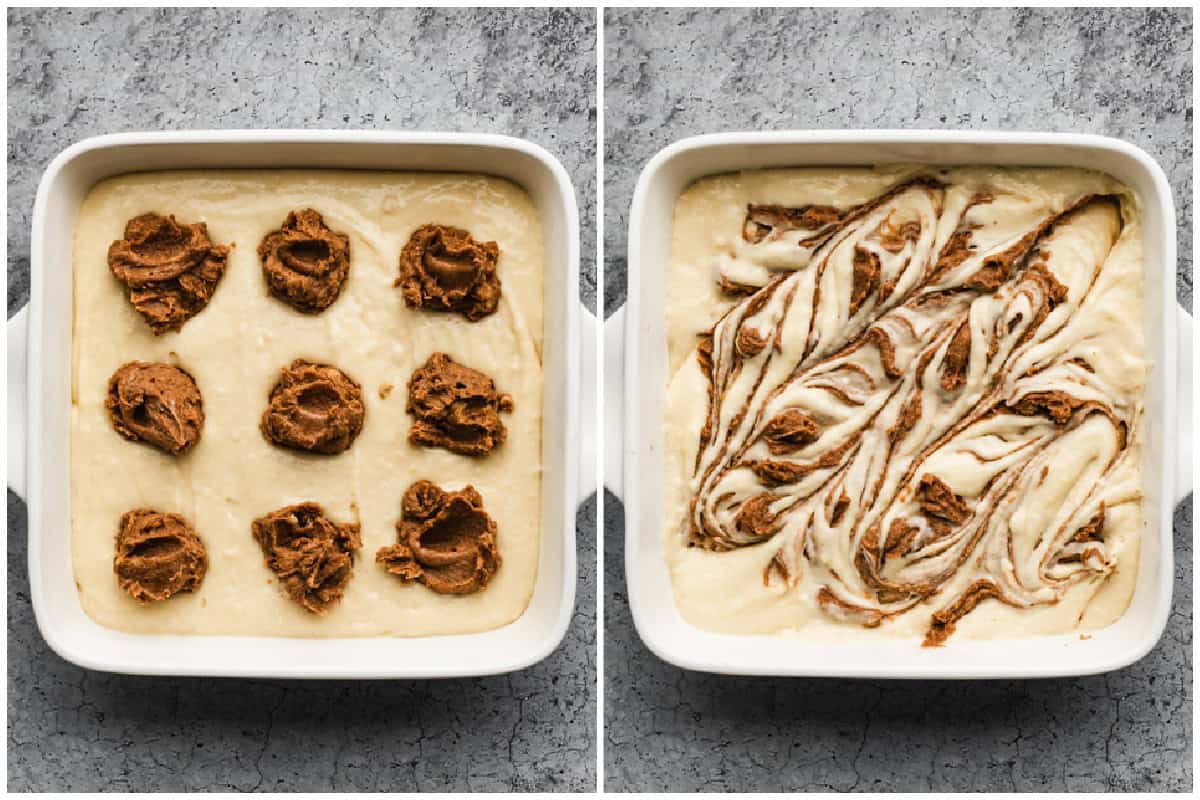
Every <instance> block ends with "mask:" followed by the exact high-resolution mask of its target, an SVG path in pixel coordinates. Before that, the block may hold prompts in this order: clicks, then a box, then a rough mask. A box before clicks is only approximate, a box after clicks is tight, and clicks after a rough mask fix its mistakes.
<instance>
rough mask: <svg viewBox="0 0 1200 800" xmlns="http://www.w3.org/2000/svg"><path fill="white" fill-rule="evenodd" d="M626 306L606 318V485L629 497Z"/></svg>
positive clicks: (615, 493) (620, 496)
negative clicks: (625, 481) (626, 423)
mask: <svg viewBox="0 0 1200 800" xmlns="http://www.w3.org/2000/svg"><path fill="white" fill-rule="evenodd" d="M624 422H625V306H621V307H620V308H618V309H617V310H616V311H614V312H613V313H612V316H611V317H609V318H608V319H606V320H604V432H603V433H604V486H605V487H606V488H607V489H608V490H609V491H610V492H612V493H613V494H614V495H616V496H617V499H619V500H624V499H625V484H624V483H623V482H622V481H623V478H624V466H625V461H624V459H625V425H624Z"/></svg>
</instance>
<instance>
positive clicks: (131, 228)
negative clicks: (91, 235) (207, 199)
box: [108, 214, 229, 335]
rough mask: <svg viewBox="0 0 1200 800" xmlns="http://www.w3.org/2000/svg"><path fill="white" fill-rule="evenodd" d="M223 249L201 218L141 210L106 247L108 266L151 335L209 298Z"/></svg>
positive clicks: (173, 327) (175, 326)
mask: <svg viewBox="0 0 1200 800" xmlns="http://www.w3.org/2000/svg"><path fill="white" fill-rule="evenodd" d="M228 257H229V248H228V247H226V246H225V245H215V244H213V242H212V239H210V238H209V236H208V226H207V225H206V224H205V223H203V222H194V223H192V224H190V225H188V224H182V223H179V222H176V221H175V217H174V216H173V215H172V216H169V217H164V216H162V215H161V214H141V215H140V216H136V217H134V218H133V219H131V220H129V222H128V223H127V224H126V225H125V238H123V239H118V240H116V241H114V242H113V243H112V245H110V246H109V248H108V268H109V269H110V270H111V271H112V274H113V275H114V276H115V277H116V279H117V280H119V281H120V282H121V283H123V284H125V288H126V291H127V293H128V296H129V302H130V303H132V304H133V307H134V308H135V309H136V310H137V312H138V313H139V314H141V315H142V318H143V319H144V320H146V324H147V325H149V326H150V329H151V330H152V331H154V334H155V335H159V334H163V333H166V332H167V331H178V330H180V329H181V328H183V324H184V323H185V322H187V321H188V320H189V319H191V318H192V317H194V316H195V315H196V314H198V313H200V311H201V310H203V308H204V307H205V306H206V305H208V301H209V300H211V299H212V296H213V292H214V291H215V290H216V288H217V283H218V282H219V281H220V280H221V276H222V275H224V274H225V262H226V260H227V259H228Z"/></svg>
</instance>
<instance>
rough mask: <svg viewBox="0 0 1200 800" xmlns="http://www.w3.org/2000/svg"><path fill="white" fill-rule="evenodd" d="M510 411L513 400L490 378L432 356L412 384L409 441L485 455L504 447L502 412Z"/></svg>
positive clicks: (409, 399) (454, 362) (410, 384)
mask: <svg viewBox="0 0 1200 800" xmlns="http://www.w3.org/2000/svg"><path fill="white" fill-rule="evenodd" d="M512 407H513V401H512V397H510V396H509V395H507V394H501V393H499V392H498V391H496V384H495V383H494V382H493V381H492V379H491V378H489V377H488V376H487V375H484V374H483V373H482V372H480V371H479V370H475V369H471V368H470V367H464V366H463V365H462V364H459V363H457V362H456V361H454V359H452V358H450V356H448V355H446V354H445V353H434V354H433V355H431V356H430V357H429V360H428V361H426V362H425V364H424V366H422V367H421V368H420V369H418V370H417V371H416V372H414V373H413V374H412V377H411V378H409V380H408V406H407V411H408V413H409V414H411V415H412V416H413V424H412V427H411V428H409V429H408V440H409V441H410V442H412V443H413V444H415V445H421V446H423V447H444V448H446V449H447V450H449V451H451V452H454V453H461V454H462V455H468V456H483V455H487V454H488V453H490V452H491V451H492V449H493V448H496V447H499V446H500V445H501V444H503V443H504V439H505V436H506V435H507V431H506V430H505V428H504V423H503V422H501V421H500V412H501V411H512Z"/></svg>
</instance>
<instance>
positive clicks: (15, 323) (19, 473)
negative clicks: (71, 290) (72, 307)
mask: <svg viewBox="0 0 1200 800" xmlns="http://www.w3.org/2000/svg"><path fill="white" fill-rule="evenodd" d="M28 327H29V306H28V305H25V306H22V307H21V310H20V311H18V312H17V313H16V314H13V316H12V319H10V320H9V321H8V329H7V331H6V334H5V335H6V336H7V337H8V488H9V489H12V490H13V492H14V493H16V495H17V496H18V497H20V498H21V499H22V500H24V499H25V439H26V436H27V425H26V416H25V410H26V409H25V403H26V396H25V382H26V372H25V369H26V367H25V364H26V358H25V342H26V339H27V333H26V332H27V330H28Z"/></svg>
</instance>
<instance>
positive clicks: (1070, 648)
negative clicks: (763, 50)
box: [605, 131, 1192, 678]
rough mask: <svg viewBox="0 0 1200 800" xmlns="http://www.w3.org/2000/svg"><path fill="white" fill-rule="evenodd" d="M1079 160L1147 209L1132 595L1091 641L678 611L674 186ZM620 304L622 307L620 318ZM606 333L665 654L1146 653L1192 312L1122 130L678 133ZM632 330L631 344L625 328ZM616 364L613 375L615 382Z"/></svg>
mask: <svg viewBox="0 0 1200 800" xmlns="http://www.w3.org/2000/svg"><path fill="white" fill-rule="evenodd" d="M897 162H900V163H928V164H934V165H942V164H946V165H949V164H985V165H992V164H995V165H1024V166H1058V167H1067V166H1070V167H1086V168H1090V169H1096V170H1101V171H1103V172H1107V173H1109V174H1110V175H1112V176H1113V177H1115V178H1117V179H1118V180H1120V181H1122V182H1124V183H1125V184H1126V185H1127V186H1129V187H1130V188H1132V189H1133V190H1134V191H1135V192H1136V193H1137V195H1138V196H1139V197H1140V199H1141V202H1142V207H1143V221H1144V227H1145V231H1144V238H1145V277H1146V281H1145V303H1146V309H1145V314H1144V317H1145V324H1146V345H1147V349H1148V356H1149V357H1150V359H1151V360H1152V361H1153V368H1152V370H1151V372H1150V377H1149V383H1148V386H1147V389H1146V415H1145V424H1146V428H1145V431H1144V437H1145V447H1144V448H1143V458H1144V464H1143V476H1144V483H1145V504H1144V517H1145V529H1144V532H1143V537H1142V545H1141V547H1142V550H1141V559H1140V566H1139V571H1138V578H1137V585H1136V589H1135V592H1134V596H1133V600H1132V603H1131V604H1130V606H1129V609H1128V611H1126V613H1125V615H1124V616H1123V617H1122V618H1121V619H1120V620H1119V621H1118V622H1116V623H1115V624H1113V625H1111V626H1109V627H1107V628H1105V629H1103V630H1100V631H1097V632H1096V633H1095V634H1094V635H1093V636H1092V637H1091V638H1090V639H1087V640H1081V639H1080V637H1079V635H1078V634H1065V635H1060V636H1043V637H1037V638H1030V639H1023V640H1015V641H967V640H961V641H953V640H952V641H951V643H950V644H949V645H948V646H946V647H943V648H936V649H929V648H921V647H919V646H918V645H917V643H916V642H913V641H908V640H901V639H899V638H887V637H882V636H881V637H874V638H872V639H871V640H870V641H869V642H868V641H864V640H862V639H856V640H854V641H851V642H847V643H839V644H830V643H821V644H814V643H809V642H806V641H805V640H804V639H803V637H802V636H798V637H790V638H784V637H769V636H730V635H720V634H715V633H709V632H707V631H703V630H700V629H699V628H696V627H694V626H692V625H689V624H688V623H686V622H684V620H683V618H682V617H681V616H680V614H679V611H678V610H677V609H676V606H675V602H674V597H673V593H672V588H671V576H670V573H669V571H668V567H667V561H666V557H665V553H664V546H663V525H664V519H663V507H662V486H663V453H662V430H663V401H664V397H665V394H666V387H667V383H668V379H669V376H668V374H667V363H668V362H667V347H666V325H665V314H664V309H665V308H666V305H667V297H666V288H665V287H666V280H665V278H666V266H667V263H668V255H669V245H670V235H671V224H672V213H673V210H674V207H675V201H676V198H678V196H679V194H680V192H681V191H682V190H683V189H684V188H685V187H686V186H688V185H689V184H690V183H692V182H693V181H695V180H696V179H697V178H700V177H703V176H705V175H712V174H717V173H722V172H732V171H737V170H743V169H758V168H765V167H801V166H824V167H828V166H841V165H845V166H852V165H853V166H870V165H875V164H882V163H897ZM622 316H623V319H622V318H621V317H622ZM607 324H608V326H609V328H608V329H607V330H606V334H605V335H606V340H607V343H608V344H607V346H608V347H609V348H614V349H617V350H618V351H619V350H621V349H623V352H624V369H623V373H622V372H621V371H619V370H618V372H617V373H616V376H617V378H618V379H620V378H621V377H622V376H623V380H624V392H623V394H624V402H623V412H624V413H623V416H624V436H623V442H621V443H615V444H612V445H610V449H612V450H619V451H620V455H621V457H622V460H623V475H614V474H613V473H614V472H616V470H610V476H609V482H610V485H612V486H613V487H614V488H616V487H622V486H623V494H624V500H625V519H626V530H625V570H626V578H627V580H628V585H629V602H630V605H631V606H632V610H633V618H634V622H635V624H636V625H637V630H638V633H639V634H640V635H641V637H642V639H643V640H644V641H645V642H646V645H647V646H648V647H649V648H650V649H651V650H653V651H654V652H655V653H656V654H658V656H659V657H661V658H663V659H664V660H666V661H669V662H671V663H673V664H676V665H679V666H682V667H686V668H689V669H695V670H703V671H708V672H720V673H730V674H743V675H796V676H843V677H874V678H1033V677H1049V676H1056V675H1086V674H1091V673H1099V672H1106V671H1108V670H1114V669H1118V668H1120V667H1123V666H1125V665H1127V664H1130V663H1132V662H1134V661H1136V660H1137V659H1139V658H1141V657H1142V656H1144V655H1145V654H1146V653H1147V652H1148V651H1149V650H1150V649H1151V648H1152V647H1153V646H1154V644H1155V642H1157V641H1158V639H1159V637H1160V636H1161V635H1162V632H1163V629H1164V627H1165V625H1166V621H1167V616H1168V613H1169V611H1170V606H1171V582H1172V577H1173V570H1172V541H1171V534H1172V527H1171V512H1172V509H1173V507H1174V505H1175V504H1176V503H1177V502H1178V501H1179V500H1180V499H1182V498H1183V497H1184V496H1185V495H1186V494H1187V493H1188V492H1190V491H1191V484H1192V481H1191V430H1190V429H1191V422H1190V420H1191V416H1190V415H1191V407H1192V404H1191V399H1190V398H1191V363H1192V361H1191V341H1192V340H1191V317H1190V316H1189V315H1188V314H1187V312H1185V311H1184V310H1183V309H1182V308H1180V307H1179V306H1178V305H1177V303H1176V299H1175V209H1174V204H1173V203H1172V200H1171V190H1170V187H1169V186H1168V184H1167V180H1166V177H1165V176H1164V175H1163V172H1162V169H1161V168H1159V166H1158V165H1157V164H1156V163H1155V162H1154V161H1153V160H1152V159H1151V158H1150V157H1149V156H1147V155H1146V154H1145V153H1144V152H1143V151H1141V150H1139V149H1138V148H1136V147H1134V146H1132V145H1130V144H1128V143H1126V142H1122V141H1118V140H1116V139H1108V138H1103V137H1098V136H1083V135H1074V134H1045V133H996V132H950V131H790V132H776V133H730V134H717V135H711V136H698V137H695V138H691V139H685V140H683V141H680V142H676V143H675V144H673V145H671V146H669V147H667V148H665V149H664V150H662V151H661V152H659V153H658V154H657V155H656V156H655V157H654V158H653V159H651V160H650V162H649V163H648V164H647V165H646V167H645V169H644V170H643V171H642V174H641V177H640V179H639V180H638V183H637V187H636V189H635V192H634V197H633V208H632V211H631V214H630V226H629V301H628V303H627V305H626V308H625V309H624V314H623V315H618V316H617V317H614V319H612V320H609V322H608V323H607ZM622 337H623V339H624V344H623V348H621V345H620V341H619V340H620V339H621V338H622ZM611 376H612V373H610V380H611V379H612V378H611Z"/></svg>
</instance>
